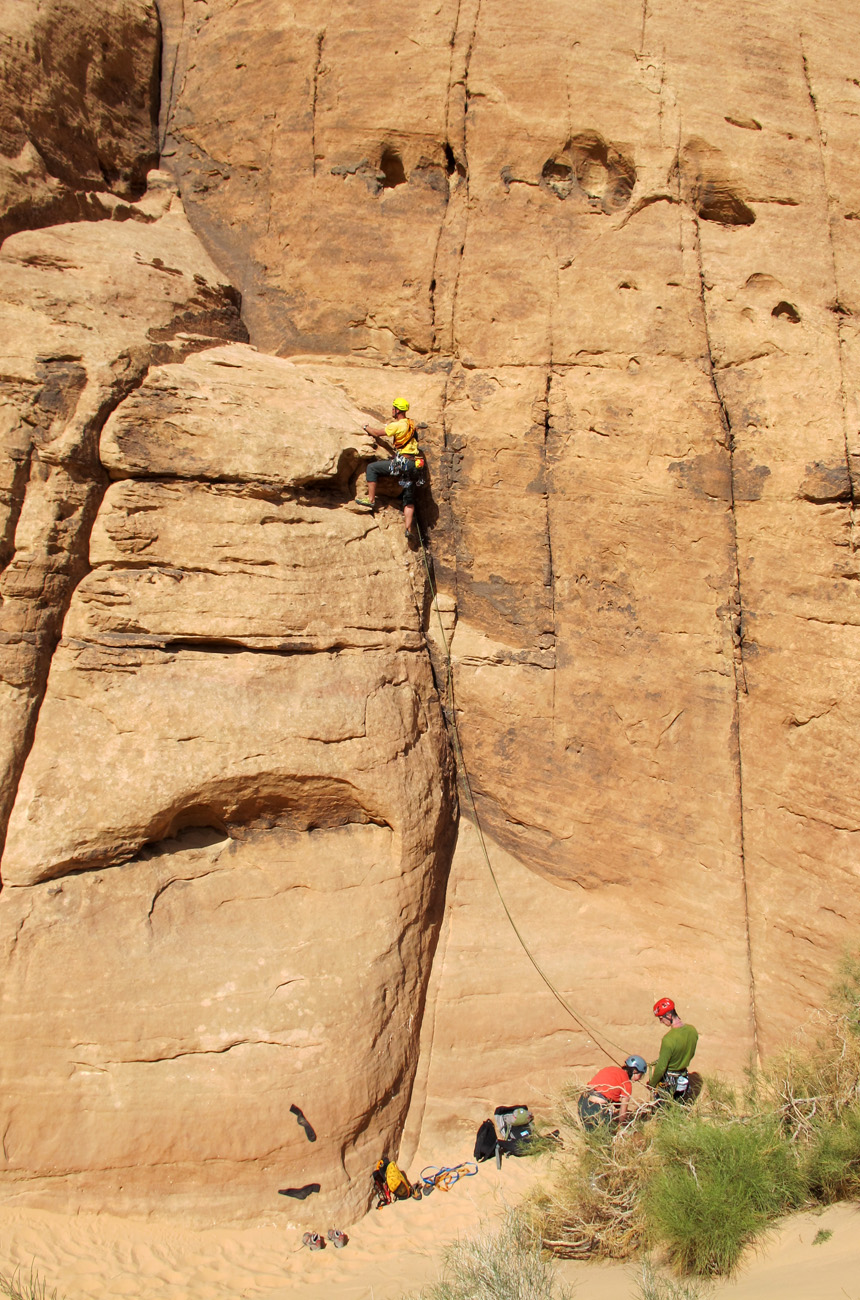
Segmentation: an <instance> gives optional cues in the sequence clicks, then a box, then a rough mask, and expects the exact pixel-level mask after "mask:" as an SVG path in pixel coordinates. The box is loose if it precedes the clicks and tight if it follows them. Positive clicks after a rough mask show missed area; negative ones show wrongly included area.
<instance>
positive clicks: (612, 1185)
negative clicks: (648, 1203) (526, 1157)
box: [526, 1098, 651, 1259]
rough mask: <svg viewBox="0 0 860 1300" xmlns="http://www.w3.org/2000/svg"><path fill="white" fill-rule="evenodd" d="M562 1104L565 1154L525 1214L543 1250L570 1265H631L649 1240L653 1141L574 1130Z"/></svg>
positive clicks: (644, 1135) (632, 1134)
mask: <svg viewBox="0 0 860 1300" xmlns="http://www.w3.org/2000/svg"><path fill="white" fill-rule="evenodd" d="M568 1100H569V1098H565V1099H563V1102H562V1108H561V1115H560V1127H561V1128H562V1135H563V1139H564V1152H563V1154H562V1155H560V1156H557V1157H556V1158H555V1159H553V1161H552V1165H551V1175H550V1177H549V1178H548V1179H546V1180H545V1181H544V1182H543V1183H542V1184H541V1185H540V1186H539V1187H538V1188H536V1189H535V1191H534V1192H533V1193H532V1195H531V1197H530V1198H529V1201H528V1202H527V1207H526V1212H527V1214H528V1215H529V1219H530V1222H531V1223H532V1225H533V1227H534V1228H535V1230H536V1231H538V1232H539V1233H540V1234H541V1237H542V1240H543V1244H544V1246H545V1247H546V1248H547V1249H548V1250H551V1251H552V1252H553V1254H555V1255H559V1256H561V1257H563V1258H566V1259H587V1258H594V1259H626V1258H628V1257H629V1256H630V1255H633V1254H635V1252H636V1251H637V1250H638V1249H639V1247H640V1246H641V1244H642V1242H643V1240H644V1229H645V1221H644V1216H643V1213H642V1207H641V1204H640V1193H641V1189H642V1184H643V1182H644V1178H645V1173H646V1170H647V1167H648V1156H649V1152H650V1148H651V1135H650V1134H649V1133H648V1132H647V1131H645V1132H642V1131H638V1130H635V1129H633V1128H630V1129H629V1130H628V1131H627V1133H626V1134H624V1135H623V1136H621V1137H614V1138H613V1135H612V1134H611V1133H610V1132H609V1131H608V1130H607V1129H602V1128H599V1129H595V1130H594V1131H593V1132H591V1133H584V1132H583V1131H582V1130H581V1129H579V1128H578V1127H574V1124H573V1120H572V1117H571V1115H570V1113H569V1111H568V1110H567V1109H566V1108H567V1102H568Z"/></svg>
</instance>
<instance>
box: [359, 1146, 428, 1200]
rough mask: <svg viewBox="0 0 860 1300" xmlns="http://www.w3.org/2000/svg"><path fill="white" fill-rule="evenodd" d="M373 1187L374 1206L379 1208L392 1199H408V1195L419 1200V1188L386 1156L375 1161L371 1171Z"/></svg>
mask: <svg viewBox="0 0 860 1300" xmlns="http://www.w3.org/2000/svg"><path fill="white" fill-rule="evenodd" d="M371 1176H372V1178H373V1187H374V1190H375V1192H376V1208H377V1210H381V1209H383V1208H384V1206H386V1205H390V1204H391V1202H392V1201H408V1200H409V1198H410V1196H411V1197H413V1198H414V1199H415V1200H416V1201H420V1200H421V1188H420V1186H419V1185H418V1184H417V1183H415V1184H414V1185H413V1184H412V1183H410V1181H409V1179H408V1178H407V1177H406V1175H405V1174H404V1172H403V1170H402V1169H399V1168H398V1166H397V1164H396V1162H395V1161H394V1160H389V1159H388V1156H383V1157H382V1159H381V1160H379V1161H377V1163H376V1165H375V1166H374V1168H373V1173H372V1175H371Z"/></svg>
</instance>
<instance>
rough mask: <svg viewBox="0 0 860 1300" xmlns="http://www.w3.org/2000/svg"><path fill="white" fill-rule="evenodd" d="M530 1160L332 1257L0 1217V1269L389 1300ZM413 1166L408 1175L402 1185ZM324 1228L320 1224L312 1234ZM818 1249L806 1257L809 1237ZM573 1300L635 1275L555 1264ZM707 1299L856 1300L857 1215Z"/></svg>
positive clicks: (767, 1245) (830, 1213)
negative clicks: (825, 1237)
mask: <svg viewBox="0 0 860 1300" xmlns="http://www.w3.org/2000/svg"><path fill="white" fill-rule="evenodd" d="M535 1164H536V1162H533V1161H514V1160H508V1161H506V1162H505V1164H504V1166H503V1168H502V1170H501V1171H497V1170H496V1168H495V1166H494V1165H493V1164H492V1163H490V1164H489V1166H487V1165H482V1166H481V1168H480V1170H479V1172H478V1174H477V1176H476V1177H474V1178H469V1179H464V1180H462V1181H461V1182H459V1183H458V1184H457V1185H456V1186H455V1187H453V1188H452V1189H451V1190H450V1191H449V1192H447V1193H445V1192H441V1191H437V1192H434V1193H433V1195H432V1196H430V1197H429V1198H428V1199H427V1200H426V1201H422V1202H406V1203H403V1204H397V1205H393V1206H390V1207H387V1208H386V1209H385V1210H382V1211H379V1212H376V1211H373V1212H371V1213H370V1214H368V1215H367V1217H366V1218H365V1219H363V1220H362V1221H361V1222H360V1223H358V1224H356V1225H354V1226H352V1227H351V1228H349V1237H350V1241H349V1245H348V1246H347V1247H346V1248H345V1249H344V1250H334V1249H333V1248H332V1247H331V1246H329V1247H328V1248H327V1249H326V1250H324V1251H320V1252H317V1253H313V1254H312V1253H310V1252H309V1251H308V1250H307V1249H302V1248H301V1246H300V1242H301V1234H300V1232H299V1231H297V1230H293V1229H291V1228H290V1227H289V1226H288V1223H289V1218H288V1214H283V1215H281V1216H280V1217H279V1216H278V1215H277V1214H273V1218H272V1221H271V1222H270V1223H262V1224H259V1225H257V1226H255V1227H248V1228H224V1227H217V1228H216V1227H213V1228H209V1229H202V1230H192V1229H189V1228H184V1227H183V1226H182V1224H181V1223H177V1222H176V1220H171V1221H168V1220H163V1221H159V1220H156V1219H148V1220H146V1221H138V1220H128V1219H120V1218H117V1217H114V1216H111V1215H107V1214H103V1215H85V1214H80V1215H76V1216H63V1215H58V1214H53V1213H49V1212H47V1211H40V1210H25V1209H12V1208H8V1207H0V1268H2V1269H3V1270H4V1271H11V1270H12V1269H13V1268H15V1267H18V1266H20V1268H21V1270H22V1272H23V1274H24V1275H25V1276H26V1275H27V1274H28V1272H29V1269H30V1267H31V1265H32V1264H34V1265H35V1267H36V1269H37V1271H38V1272H39V1274H40V1275H41V1277H42V1278H43V1279H44V1280H45V1281H46V1283H47V1285H48V1290H49V1292H50V1290H51V1288H54V1287H56V1289H57V1294H58V1297H60V1298H61V1300H108V1297H117V1296H132V1297H135V1300H156V1298H157V1300H258V1298H259V1297H266V1300H285V1298H286V1297H290V1298H291V1300H328V1298H329V1297H333V1296H336V1297H338V1298H339V1300H340V1298H342V1300H400V1298H401V1297H402V1296H403V1295H404V1294H405V1293H408V1292H410V1291H414V1290H416V1289H417V1288H420V1287H421V1286H423V1285H425V1284H426V1283H428V1282H431V1281H433V1280H435V1279H436V1277H437V1276H438V1274H439V1267H440V1255H441V1248H442V1246H443V1245H444V1244H445V1243H446V1242H449V1241H451V1240H453V1239H454V1238H456V1237H457V1236H458V1235H467V1234H468V1233H470V1232H472V1231H473V1230H474V1229H475V1228H476V1227H477V1226H478V1224H480V1223H481V1222H482V1221H492V1220H493V1219H495V1218H497V1217H498V1216H499V1215H500V1214H501V1213H503V1212H504V1210H505V1208H506V1207H507V1206H510V1205H514V1204H516V1203H517V1201H518V1200H519V1199H520V1198H521V1196H522V1195H523V1193H524V1192H525V1190H526V1189H527V1187H528V1185H529V1182H530V1181H531V1179H532V1178H533V1177H534V1176H535V1172H536V1169H535ZM418 1167H419V1166H418V1165H417V1163H416V1165H415V1166H414V1167H413V1172H415V1170H416V1169H417V1168H418ZM329 1226H331V1225H328V1224H324V1223H320V1225H319V1229H320V1231H322V1232H325V1231H326V1229H327V1228H328V1227H329ZM822 1230H823V1231H824V1232H830V1234H831V1235H830V1237H829V1238H828V1239H827V1240H825V1241H822V1242H820V1243H819V1244H817V1245H813V1240H814V1238H815V1237H816V1234H819V1233H821V1232H822ZM559 1272H560V1275H561V1277H562V1278H563V1279H564V1281H565V1282H567V1283H568V1284H569V1286H570V1288H571V1290H572V1293H573V1297H574V1300H637V1298H638V1295H639V1291H638V1286H637V1279H638V1275H639V1268H638V1266H637V1265H620V1264H610V1265H594V1264H579V1263H565V1264H562V1265H561V1266H560V1269H559ZM707 1297H708V1300H710V1298H711V1297H714V1298H718V1300H860V1207H858V1206H848V1205H838V1206H833V1207H831V1208H830V1209H828V1210H826V1211H824V1212H822V1213H816V1214H800V1215H795V1216H793V1217H792V1218H791V1219H789V1220H787V1221H786V1222H785V1223H784V1224H783V1225H781V1226H780V1227H779V1228H778V1229H776V1230H774V1232H772V1233H771V1234H770V1236H769V1237H768V1239H767V1240H766V1241H765V1242H764V1244H763V1245H762V1246H761V1247H760V1248H759V1249H758V1250H757V1251H755V1252H752V1253H751V1254H750V1256H749V1258H748V1259H747V1261H746V1262H745V1265H744V1268H743V1269H742V1270H741V1272H740V1274H739V1276H738V1277H737V1278H736V1279H735V1280H734V1281H731V1282H723V1283H720V1284H719V1285H718V1286H716V1287H714V1288H713V1289H712V1290H710V1291H708V1293H707ZM703 1300H704V1298H703Z"/></svg>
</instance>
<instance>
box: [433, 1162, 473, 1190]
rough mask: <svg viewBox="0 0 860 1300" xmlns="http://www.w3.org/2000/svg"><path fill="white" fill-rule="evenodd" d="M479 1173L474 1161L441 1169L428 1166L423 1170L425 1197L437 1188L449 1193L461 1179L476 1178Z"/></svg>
mask: <svg viewBox="0 0 860 1300" xmlns="http://www.w3.org/2000/svg"><path fill="white" fill-rule="evenodd" d="M477 1172H478V1166H477V1165H476V1164H475V1163H474V1161H472V1160H464V1161H463V1163H462V1164H459V1165H450V1166H443V1167H442V1168H441V1169H435V1168H434V1167H433V1165H428V1166H427V1168H426V1169H422V1170H421V1182H422V1183H423V1184H424V1195H425V1196H429V1195H430V1193H431V1192H432V1191H433V1189H434V1188H435V1187H438V1188H439V1190H440V1191H442V1192H449V1191H450V1190H451V1188H452V1187H453V1186H454V1184H455V1183H457V1182H459V1181H460V1179H461V1178H474V1177H475V1174H476V1173H477Z"/></svg>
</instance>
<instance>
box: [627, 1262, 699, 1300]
mask: <svg viewBox="0 0 860 1300" xmlns="http://www.w3.org/2000/svg"><path fill="white" fill-rule="evenodd" d="M636 1289H637V1291H638V1293H639V1300H702V1296H703V1291H702V1284H701V1282H698V1281H697V1282H691V1281H690V1280H689V1279H683V1280H682V1279H680V1278H675V1277H667V1276H666V1274H665V1273H658V1272H657V1270H656V1269H655V1267H654V1265H653V1264H652V1263H651V1260H650V1259H646V1260H644V1261H643V1263H642V1271H641V1273H640V1274H639V1278H638V1281H637V1287H636Z"/></svg>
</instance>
